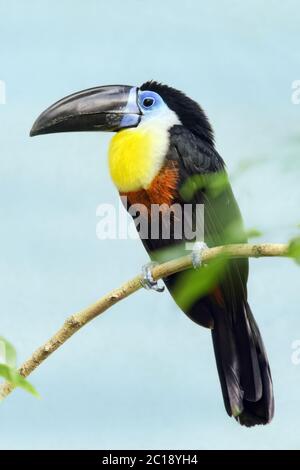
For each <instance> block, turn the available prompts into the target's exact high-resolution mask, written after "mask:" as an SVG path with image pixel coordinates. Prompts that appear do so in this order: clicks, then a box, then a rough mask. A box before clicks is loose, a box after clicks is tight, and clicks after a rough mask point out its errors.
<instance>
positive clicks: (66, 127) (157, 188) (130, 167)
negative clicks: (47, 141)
mask: <svg viewBox="0 0 300 470" xmlns="http://www.w3.org/2000/svg"><path fill="white" fill-rule="evenodd" d="M75 131H112V132H114V133H115V134H114V136H113V138H112V140H111V142H110V147H109V152H108V157H109V158H108V160H109V169H110V174H111V177H112V180H113V182H114V184H115V186H116V187H117V190H118V191H119V193H120V195H121V196H122V197H126V204H127V206H126V208H127V209H128V210H129V209H130V208H131V207H132V206H133V205H134V204H141V205H142V206H143V207H145V208H146V209H145V214H144V217H148V218H150V219H151V210H150V209H151V207H152V206H153V205H155V204H159V205H163V206H164V207H171V206H172V205H173V204H179V205H180V206H183V205H184V204H185V203H186V200H185V197H184V196H183V192H182V191H181V188H182V187H183V185H185V184H186V183H187V181H189V180H192V181H194V180H193V178H195V177H203V178H204V179H202V180H201V181H202V183H201V184H200V185H199V187H197V185H196V187H195V191H194V192H193V193H192V196H191V200H190V201H189V202H190V204H191V205H192V208H195V207H196V205H197V204H202V205H203V206H204V241H205V243H206V244H207V245H208V246H209V247H212V246H216V245H220V244H222V243H223V244H224V243H243V242H246V241H247V236H246V232H245V230H244V228H243V221H242V217H241V214H240V210H239V207H238V205H237V202H236V199H235V197H234V195H233V192H232V189H231V186H230V184H229V183H228V184H226V185H224V186H221V188H220V190H219V191H215V192H214V191H210V190H209V183H208V182H209V177H210V176H213V175H220V174H224V173H225V174H226V175H227V173H226V168H225V163H224V161H223V159H222V158H221V156H220V155H219V154H218V152H217V150H216V148H215V142H214V133H213V130H212V127H211V124H210V122H209V120H208V118H207V116H206V114H205V112H204V110H203V109H202V107H201V106H200V105H199V104H198V103H197V102H196V101H194V100H193V99H191V98H189V97H188V96H186V95H185V94H184V93H183V92H181V91H179V90H177V89H175V88H172V87H170V86H167V85H165V84H161V83H159V82H156V81H152V80H151V81H148V82H146V83H144V84H143V85H142V86H140V87H136V86H128V85H109V86H100V87H95V88H90V89H87V90H83V91H80V92H78V93H74V94H72V95H69V96H67V97H66V98H63V99H62V100H60V101H58V102H56V103H55V104H53V105H52V106H50V107H49V108H48V109H46V111H44V112H43V113H42V114H41V115H40V116H39V117H38V119H37V120H36V121H35V123H34V125H33V127H32V129H31V133H30V135H31V136H36V135H40V134H50V133H56V132H75ZM205 182H206V183H205ZM191 217H192V218H193V212H192V216H191ZM173 219H174V218H173ZM173 221H174V220H173ZM150 222H151V223H154V222H157V221H154V220H150ZM188 223H190V224H191V225H192V224H193V221H192V220H190V221H188ZM162 224H163V222H161V224H160V225H159V227H161V226H162ZM231 226H239V228H240V229H239V230H238V231H236V232H234V231H231V232H230V230H228V228H229V227H231ZM149 233H150V232H148V235H149ZM225 233H226V234H227V235H226V237H225V235H224V234H225ZM228 233H229V234H230V233H231V235H228ZM142 242H143V244H144V246H145V248H146V250H147V251H148V253H149V254H150V257H151V258H152V259H155V256H156V255H155V253H158V252H159V250H160V249H162V248H170V247H172V246H173V245H174V246H175V245H176V243H177V244H178V240H177V239H175V237H174V236H172V233H171V235H170V237H169V238H167V239H166V238H165V237H162V236H160V234H159V236H158V237H157V236H156V237H151V233H150V235H149V236H147V237H143V239H142ZM191 269H192V268H191ZM200 269H203V270H204V275H205V266H204V267H202V268H200ZM178 276H179V274H173V275H171V276H169V277H167V278H165V279H164V282H165V285H166V287H167V288H168V290H169V291H170V293H171V295H172V296H173V297H174V299H175V301H176V286H177V288H178V282H177V281H178ZM247 280H248V260H247V259H231V260H230V261H229V262H228V263H227V265H226V267H225V269H224V271H223V272H222V275H221V276H220V278H219V279H218V283H217V285H216V286H214V288H212V289H211V290H210V291H209V292H207V293H205V294H204V295H201V296H199V297H198V298H196V299H195V300H194V301H193V302H192V304H191V305H189V307H188V308H183V310H184V313H186V315H187V316H188V317H189V318H190V319H191V320H193V321H194V322H196V323H197V324H198V325H201V326H204V327H206V328H209V329H210V330H211V334H212V340H213V346H214V353H215V358H216V364H217V371H218V375H219V378H220V383H221V390H222V394H223V400H224V404H225V409H226V411H227V413H228V415H229V416H233V417H234V418H235V419H236V420H237V421H238V422H239V423H240V424H241V425H244V426H247V427H251V426H254V425H257V424H267V423H269V422H270V421H271V420H272V417H273V414H274V397H273V385H272V378H271V372H270V367H269V362H268V358H267V354H266V351H265V347H264V344H263V341H262V338H261V335H260V332H259V329H258V326H257V324H256V322H255V319H254V317H253V314H252V312H251V309H250V306H249V303H248V301H247ZM145 282H146V284H147V287H152V288H154V289H156V290H160V288H158V287H157V283H156V282H155V281H153V279H151V273H149V271H146V273H145ZM200 360H201V359H200V358H199V361H200Z"/></svg>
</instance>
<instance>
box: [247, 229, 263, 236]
mask: <svg viewBox="0 0 300 470" xmlns="http://www.w3.org/2000/svg"><path fill="white" fill-rule="evenodd" d="M246 236H247V238H259V237H261V236H262V232H261V231H260V230H257V229H256V228H250V229H248V230H246Z"/></svg>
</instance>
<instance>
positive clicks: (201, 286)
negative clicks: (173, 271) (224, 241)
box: [174, 257, 228, 310]
mask: <svg viewBox="0 0 300 470" xmlns="http://www.w3.org/2000/svg"><path fill="white" fill-rule="evenodd" d="M227 263H228V259H227V258H225V257H220V258H217V259H214V260H212V261H210V263H209V264H208V265H207V266H203V267H201V268H200V269H190V270H188V271H185V272H184V273H182V274H181V275H180V276H179V279H178V281H177V282H176V285H175V290H174V297H175V300H176V302H177V304H178V305H179V306H180V307H181V308H182V309H184V310H187V309H189V308H190V307H191V306H192V305H193V304H194V303H195V302H196V301H197V300H199V299H200V298H201V297H203V296H204V295H206V294H209V293H210V292H211V291H213V289H214V287H216V286H217V284H218V283H219V281H220V279H221V278H222V276H223V274H224V271H225V269H226V266H227Z"/></svg>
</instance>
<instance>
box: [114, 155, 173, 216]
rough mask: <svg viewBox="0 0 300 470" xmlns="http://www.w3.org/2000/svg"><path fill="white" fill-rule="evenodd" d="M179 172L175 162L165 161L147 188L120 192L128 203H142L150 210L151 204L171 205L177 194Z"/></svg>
mask: <svg viewBox="0 0 300 470" xmlns="http://www.w3.org/2000/svg"><path fill="white" fill-rule="evenodd" d="M178 183H179V172H178V168H177V166H176V164H175V162H169V163H167V164H166V165H165V166H164V167H163V168H162V169H161V171H160V172H159V174H158V175H157V176H156V177H155V178H154V180H153V181H152V183H151V185H150V187H149V188H148V189H141V190H140V191H132V192H127V193H120V195H121V196H126V197H127V199H128V202H129V204H130V205H132V204H143V205H144V206H146V208H147V210H148V211H150V210H151V204H159V205H161V204H167V205H168V206H171V205H172V204H173V203H174V200H175V198H176V195H177V188H178Z"/></svg>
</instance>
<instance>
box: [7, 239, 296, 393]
mask: <svg viewBox="0 0 300 470" xmlns="http://www.w3.org/2000/svg"><path fill="white" fill-rule="evenodd" d="M224 255H225V256H227V257H230V258H250V257H252V258H259V257H264V256H273V257H274V256H276V257H278V256H279V257H280V256H281V257H287V256H289V255H288V245H286V244H269V243H267V244H260V245H250V244H235V245H226V246H218V247H214V248H209V249H207V250H205V251H204V252H203V253H202V261H203V262H204V263H205V262H208V261H210V260H212V259H213V258H217V257H219V256H224ZM191 266H192V258H191V255H190V254H189V255H187V256H183V257H181V258H178V259H175V260H172V261H168V262H166V263H163V264H159V265H157V266H155V267H153V268H152V271H151V272H152V276H153V279H154V280H158V279H161V278H163V277H167V276H170V275H171V274H174V273H176V272H180V271H184V270H185V269H188V268H190V267H191ZM141 281H142V275H138V276H136V277H134V278H133V279H131V280H130V281H128V282H126V283H125V284H123V285H122V286H121V287H119V288H118V289H114V290H112V291H111V292H109V293H108V294H106V295H105V296H104V297H102V298H101V299H99V300H98V301H97V302H95V303H94V304H92V305H91V306H89V307H87V308H86V309H84V310H81V311H80V312H78V313H75V314H73V315H71V316H70V317H68V318H67V319H66V321H65V322H64V324H63V326H62V327H61V328H60V329H59V330H58V331H57V332H56V333H55V334H54V335H53V336H52V337H51V338H50V339H49V340H48V341H47V342H46V343H45V344H43V345H42V346H40V347H39V348H38V349H37V350H36V351H35V352H34V353H33V354H32V356H31V357H30V358H29V359H27V361H25V362H24V364H23V365H22V366H21V367H20V369H19V373H20V375H22V376H23V377H28V375H30V374H31V372H33V371H34V370H35V369H36V368H37V367H38V366H39V365H40V364H42V362H44V361H45V359H47V357H49V356H50V354H52V353H53V352H54V351H55V350H56V349H58V348H59V347H61V346H62V345H63V344H64V343H65V342H66V341H67V340H68V339H69V338H70V337H71V336H73V334H74V333H76V331H78V330H80V328H82V327H83V326H84V325H86V324H87V323H88V322H90V321H91V320H93V319H94V318H96V317H97V316H98V315H101V313H103V312H105V311H106V310H108V309H109V308H110V307H112V306H113V305H115V304H116V303H117V302H120V300H123V299H125V298H126V297H128V296H129V295H131V294H133V293H134V292H136V291H137V290H139V289H140V288H141V287H142V284H141ZM13 389H14V386H13V385H12V384H11V383H9V382H4V383H2V384H1V385H0V400H2V399H4V398H5V397H7V395H9V394H10V393H11V392H12V390H13Z"/></svg>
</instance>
